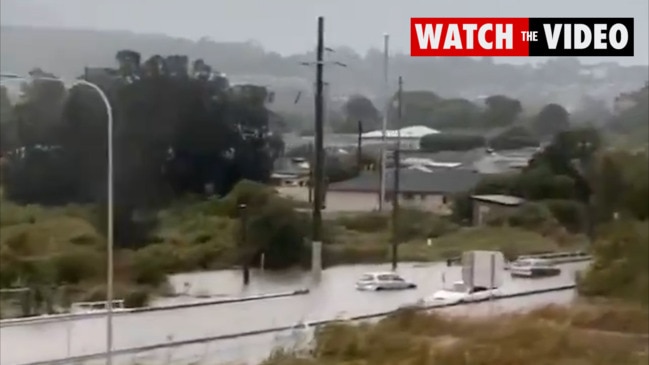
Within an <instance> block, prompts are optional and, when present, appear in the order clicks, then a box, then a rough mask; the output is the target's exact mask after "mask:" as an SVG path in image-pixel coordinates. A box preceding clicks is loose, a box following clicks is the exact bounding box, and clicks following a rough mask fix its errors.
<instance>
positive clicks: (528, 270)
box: [509, 258, 561, 278]
mask: <svg viewBox="0 0 649 365" xmlns="http://www.w3.org/2000/svg"><path fill="white" fill-rule="evenodd" d="M509 273H510V274H511V276H514V277H525V278H535V277H546V276H557V275H559V274H561V269H560V268H559V267H558V266H557V265H556V264H555V263H553V262H552V260H548V259H538V258H524V259H519V260H516V261H514V262H512V263H511V265H509Z"/></svg>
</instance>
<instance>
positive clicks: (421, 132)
mask: <svg viewBox="0 0 649 365" xmlns="http://www.w3.org/2000/svg"><path fill="white" fill-rule="evenodd" d="M437 133H439V131H438V130H436V129H432V128H428V127H424V126H421V125H414V126H410V127H405V128H401V129H399V130H387V131H385V136H386V137H387V138H396V137H398V136H399V134H401V137H402V138H421V137H423V136H425V135H427V134H437ZM361 136H362V137H363V138H381V137H383V131H382V130H378V131H371V132H367V133H363V134H362V135H361Z"/></svg>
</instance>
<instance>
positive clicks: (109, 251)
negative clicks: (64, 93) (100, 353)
mask: <svg viewBox="0 0 649 365" xmlns="http://www.w3.org/2000/svg"><path fill="white" fill-rule="evenodd" d="M0 78H9V79H20V80H48V81H55V82H63V80H61V79H58V78H56V77H31V76H29V77H22V76H18V75H14V74H4V73H3V74H1V75H0ZM72 84H73V85H84V86H88V87H89V88H91V89H93V90H94V91H96V92H97V94H99V97H100V98H101V101H102V102H103V103H104V106H105V107H106V118H107V132H108V133H107V137H106V138H107V143H108V146H107V147H108V156H107V158H108V166H107V177H106V179H107V181H106V185H107V186H106V189H107V191H106V194H107V200H108V203H107V214H108V216H107V217H106V231H107V232H106V364H107V365H112V363H113V248H114V242H113V241H114V234H113V230H114V229H113V228H114V223H113V211H114V208H113V196H114V194H113V192H114V189H113V176H114V173H113V108H112V106H111V104H110V101H109V100H108V96H106V93H104V91H103V90H102V89H101V88H100V87H99V86H98V85H96V84H94V83H92V82H89V81H86V80H75V81H74V82H73V83H72Z"/></svg>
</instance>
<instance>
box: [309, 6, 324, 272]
mask: <svg viewBox="0 0 649 365" xmlns="http://www.w3.org/2000/svg"><path fill="white" fill-rule="evenodd" d="M323 56H324V17H322V16H320V17H318V47H317V50H316V57H317V59H316V62H317V64H316V88H315V169H314V174H313V175H314V180H315V181H314V189H313V195H314V197H313V223H312V224H313V237H312V240H313V243H312V250H313V254H312V262H311V266H312V267H311V270H312V271H313V275H314V277H315V278H316V279H319V277H320V271H321V270H322V263H321V262H319V263H318V262H316V261H317V258H319V257H320V252H321V250H322V188H323V186H322V185H323V182H324V181H323V180H324V166H323V165H324V146H323V133H324V129H323V117H324V115H323V113H324V110H323V100H322V87H323V83H322V73H323V69H324V60H323ZM316 251H317V255H316ZM316 256H317V257H316Z"/></svg>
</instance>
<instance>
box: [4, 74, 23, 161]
mask: <svg viewBox="0 0 649 365" xmlns="http://www.w3.org/2000/svg"><path fill="white" fill-rule="evenodd" d="M17 127H18V126H17V123H16V116H15V114H14V108H13V105H12V103H11V100H10V99H9V91H8V90H7V88H6V87H4V86H0V153H2V154H4V153H5V152H6V151H11V150H14V149H15V148H17V147H19V146H20V141H19V139H18V130H17Z"/></svg>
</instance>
